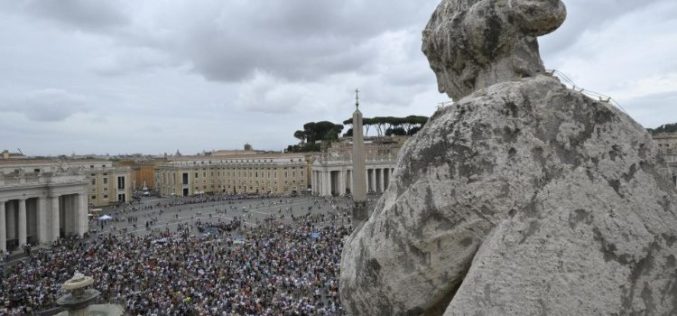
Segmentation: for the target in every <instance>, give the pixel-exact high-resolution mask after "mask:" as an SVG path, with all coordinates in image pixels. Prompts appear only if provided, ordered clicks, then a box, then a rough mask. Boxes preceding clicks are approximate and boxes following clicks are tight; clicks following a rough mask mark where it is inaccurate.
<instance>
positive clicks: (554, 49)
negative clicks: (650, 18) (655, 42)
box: [540, 0, 672, 57]
mask: <svg viewBox="0 0 677 316" xmlns="http://www.w3.org/2000/svg"><path fill="white" fill-rule="evenodd" d="M670 2H672V0H640V1H638V0H595V1H590V0H564V3H565V5H566V6H567V19H566V21H565V22H564V24H563V25H562V26H561V27H560V28H559V29H558V30H557V31H555V32H554V33H552V34H550V35H547V36H545V37H544V38H543V39H542V40H541V41H540V42H541V52H542V53H543V55H548V56H553V57H554V56H557V55H559V54H568V52H567V49H568V48H570V47H571V46H573V45H574V44H575V43H576V42H577V41H578V39H579V38H580V37H581V35H582V34H584V33H585V32H592V31H598V30H600V29H603V28H604V27H606V26H607V25H609V24H610V23H612V22H613V21H615V20H618V19H620V18H622V17H623V16H625V15H626V14H630V13H633V12H636V11H637V10H641V9H645V8H647V7H650V6H655V5H659V4H662V3H670Z"/></svg>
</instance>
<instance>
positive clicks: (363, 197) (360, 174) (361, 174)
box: [352, 90, 369, 228]
mask: <svg viewBox="0 0 677 316" xmlns="http://www.w3.org/2000/svg"><path fill="white" fill-rule="evenodd" d="M359 93H360V91H359V90H355V113H353V190H352V193H353V202H354V203H355V204H354V206H353V217H352V222H353V228H357V227H359V226H361V225H362V224H363V223H364V222H365V221H366V220H367V218H368V217H369V216H368V215H369V214H368V213H367V188H366V186H367V175H366V173H367V171H366V168H365V163H366V162H365V152H364V135H363V130H362V113H361V112H360V95H359Z"/></svg>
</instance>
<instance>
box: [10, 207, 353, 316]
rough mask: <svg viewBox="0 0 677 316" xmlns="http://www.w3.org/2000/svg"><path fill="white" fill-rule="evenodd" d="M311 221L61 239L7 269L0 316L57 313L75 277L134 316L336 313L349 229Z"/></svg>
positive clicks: (236, 222) (235, 222)
mask: <svg viewBox="0 0 677 316" xmlns="http://www.w3.org/2000/svg"><path fill="white" fill-rule="evenodd" d="M315 222H319V220H318V216H314V215H309V216H305V217H304V218H300V219H299V220H297V221H295V222H293V223H291V224H289V223H284V224H283V223H276V222H270V223H268V224H265V225H260V226H258V227H253V228H246V227H243V226H241V225H240V223H241V222H240V220H239V219H234V220H233V221H231V222H227V223H215V224H213V228H215V230H214V231H215V232H216V233H213V234H189V233H188V227H182V229H181V230H178V231H176V232H170V231H165V232H163V233H153V234H148V235H145V236H143V237H141V236H137V235H133V234H130V235H116V234H111V233H109V234H102V235H99V236H96V237H92V238H90V239H79V238H71V239H63V240H61V241H60V242H59V243H58V244H57V245H55V246H54V247H52V248H50V249H45V250H38V251H34V252H33V254H31V256H30V257H29V258H28V259H27V260H26V261H23V262H19V263H17V264H16V265H14V266H13V267H11V268H8V271H5V276H4V277H3V279H2V287H1V288H0V303H1V304H0V314H9V315H26V314H31V313H33V312H35V311H40V310H45V309H49V308H52V307H54V306H55V302H56V299H57V298H58V297H59V296H60V295H61V294H63V293H62V292H61V291H60V287H61V285H62V284H63V282H64V281H66V280H67V279H69V278H70V277H72V276H73V274H74V272H76V271H79V272H81V273H83V274H85V275H89V276H92V277H93V278H94V279H95V280H96V283H95V287H96V288H97V289H98V290H99V291H101V301H103V302H112V303H117V304H120V305H122V306H123V307H124V308H125V310H126V312H127V313H129V314H131V315H137V314H141V315H284V314H290V315H340V314H342V309H341V305H340V303H339V298H338V283H337V279H336V277H337V273H338V264H339V260H340V255H341V248H342V240H343V238H344V237H345V236H346V235H347V234H348V228H347V227H345V226H341V225H336V224H335V223H330V224H328V225H323V226H316V225H315V224H313V223H315ZM196 225H197V224H196ZM207 225H208V224H204V223H200V224H199V227H200V228H203V229H204V228H205V227H207Z"/></svg>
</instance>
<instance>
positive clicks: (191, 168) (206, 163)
mask: <svg viewBox="0 0 677 316" xmlns="http://www.w3.org/2000/svg"><path fill="white" fill-rule="evenodd" d="M309 170H310V164H309V157H307V156H306V155H303V154H284V153H253V154H247V155H243V154H233V155H214V156H211V155H210V156H191V157H186V156H183V157H173V158H169V159H168V161H167V162H165V163H163V164H160V165H158V166H157V167H156V171H155V174H156V179H155V183H156V186H157V189H158V191H159V193H160V195H162V196H192V195H196V194H263V195H284V194H292V193H294V192H297V193H300V192H302V191H305V190H307V188H308V180H309V177H308V172H309Z"/></svg>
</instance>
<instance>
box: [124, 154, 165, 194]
mask: <svg viewBox="0 0 677 316" xmlns="http://www.w3.org/2000/svg"><path fill="white" fill-rule="evenodd" d="M163 162H164V160H157V159H156V160H124V161H120V163H119V164H120V166H127V167H129V168H130V172H131V179H132V190H135V191H142V190H144V189H148V190H155V189H156V188H155V179H156V177H155V168H156V167H157V166H158V165H159V164H161V163H163Z"/></svg>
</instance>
